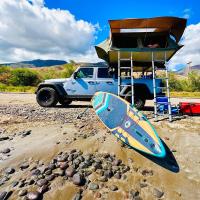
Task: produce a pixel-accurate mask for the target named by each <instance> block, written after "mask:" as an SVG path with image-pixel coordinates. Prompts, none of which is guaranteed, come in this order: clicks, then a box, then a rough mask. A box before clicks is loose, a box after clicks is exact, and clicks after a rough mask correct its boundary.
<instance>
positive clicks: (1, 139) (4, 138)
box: [0, 137, 9, 141]
mask: <svg viewBox="0 0 200 200" xmlns="http://www.w3.org/2000/svg"><path fill="white" fill-rule="evenodd" d="M4 140H9V137H0V141H4Z"/></svg>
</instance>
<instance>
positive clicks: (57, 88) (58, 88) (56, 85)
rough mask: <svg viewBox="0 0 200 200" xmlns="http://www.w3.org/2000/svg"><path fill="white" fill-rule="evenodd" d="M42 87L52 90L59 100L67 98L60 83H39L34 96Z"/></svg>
mask: <svg viewBox="0 0 200 200" xmlns="http://www.w3.org/2000/svg"><path fill="white" fill-rule="evenodd" d="M44 87H50V88H53V89H54V90H55V91H56V92H57V94H58V96H59V98H61V99H64V98H65V97H66V96H67V93H66V91H65V90H64V88H63V84H62V83H40V84H39V86H38V88H37V90H36V92H35V94H37V92H38V91H39V90H40V89H41V88H44Z"/></svg>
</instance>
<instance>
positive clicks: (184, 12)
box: [183, 8, 191, 19]
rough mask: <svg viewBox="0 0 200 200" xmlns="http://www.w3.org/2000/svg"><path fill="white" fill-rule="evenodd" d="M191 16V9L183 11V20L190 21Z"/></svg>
mask: <svg viewBox="0 0 200 200" xmlns="http://www.w3.org/2000/svg"><path fill="white" fill-rule="evenodd" d="M190 15H191V9H190V8H186V9H184V10H183V18H186V19H189V18H190Z"/></svg>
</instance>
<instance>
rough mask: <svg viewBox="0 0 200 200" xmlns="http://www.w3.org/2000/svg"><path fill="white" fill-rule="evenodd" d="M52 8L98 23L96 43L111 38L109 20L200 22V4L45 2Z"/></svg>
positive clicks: (194, 0) (193, 0) (187, 0)
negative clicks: (161, 18) (159, 18)
mask: <svg viewBox="0 0 200 200" xmlns="http://www.w3.org/2000/svg"><path fill="white" fill-rule="evenodd" d="M45 3H46V4H45V5H46V6H47V7H49V8H60V9H65V10H69V11H70V12H71V13H72V14H73V15H75V17H76V19H77V20H78V19H83V20H86V21H89V22H91V23H92V24H96V23H99V25H100V27H101V29H102V31H100V32H99V33H98V35H97V36H98V37H97V40H96V42H95V43H98V42H100V41H102V40H103V39H104V38H106V37H107V36H108V31H109V27H108V19H120V18H143V17H144V18H145V17H156V16H177V17H189V19H188V25H189V24H196V23H198V22H200V14H199V8H200V1H199V0H168V1H166V0H162V1H161V0H152V1H149V0H137V1H135V0H126V1H120V0H85V1H83V0H56V1H55V0H45Z"/></svg>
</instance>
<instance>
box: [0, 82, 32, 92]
mask: <svg viewBox="0 0 200 200" xmlns="http://www.w3.org/2000/svg"><path fill="white" fill-rule="evenodd" d="M35 90H36V87H34V86H12V85H5V84H2V83H0V92H28V93H34V92H35Z"/></svg>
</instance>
